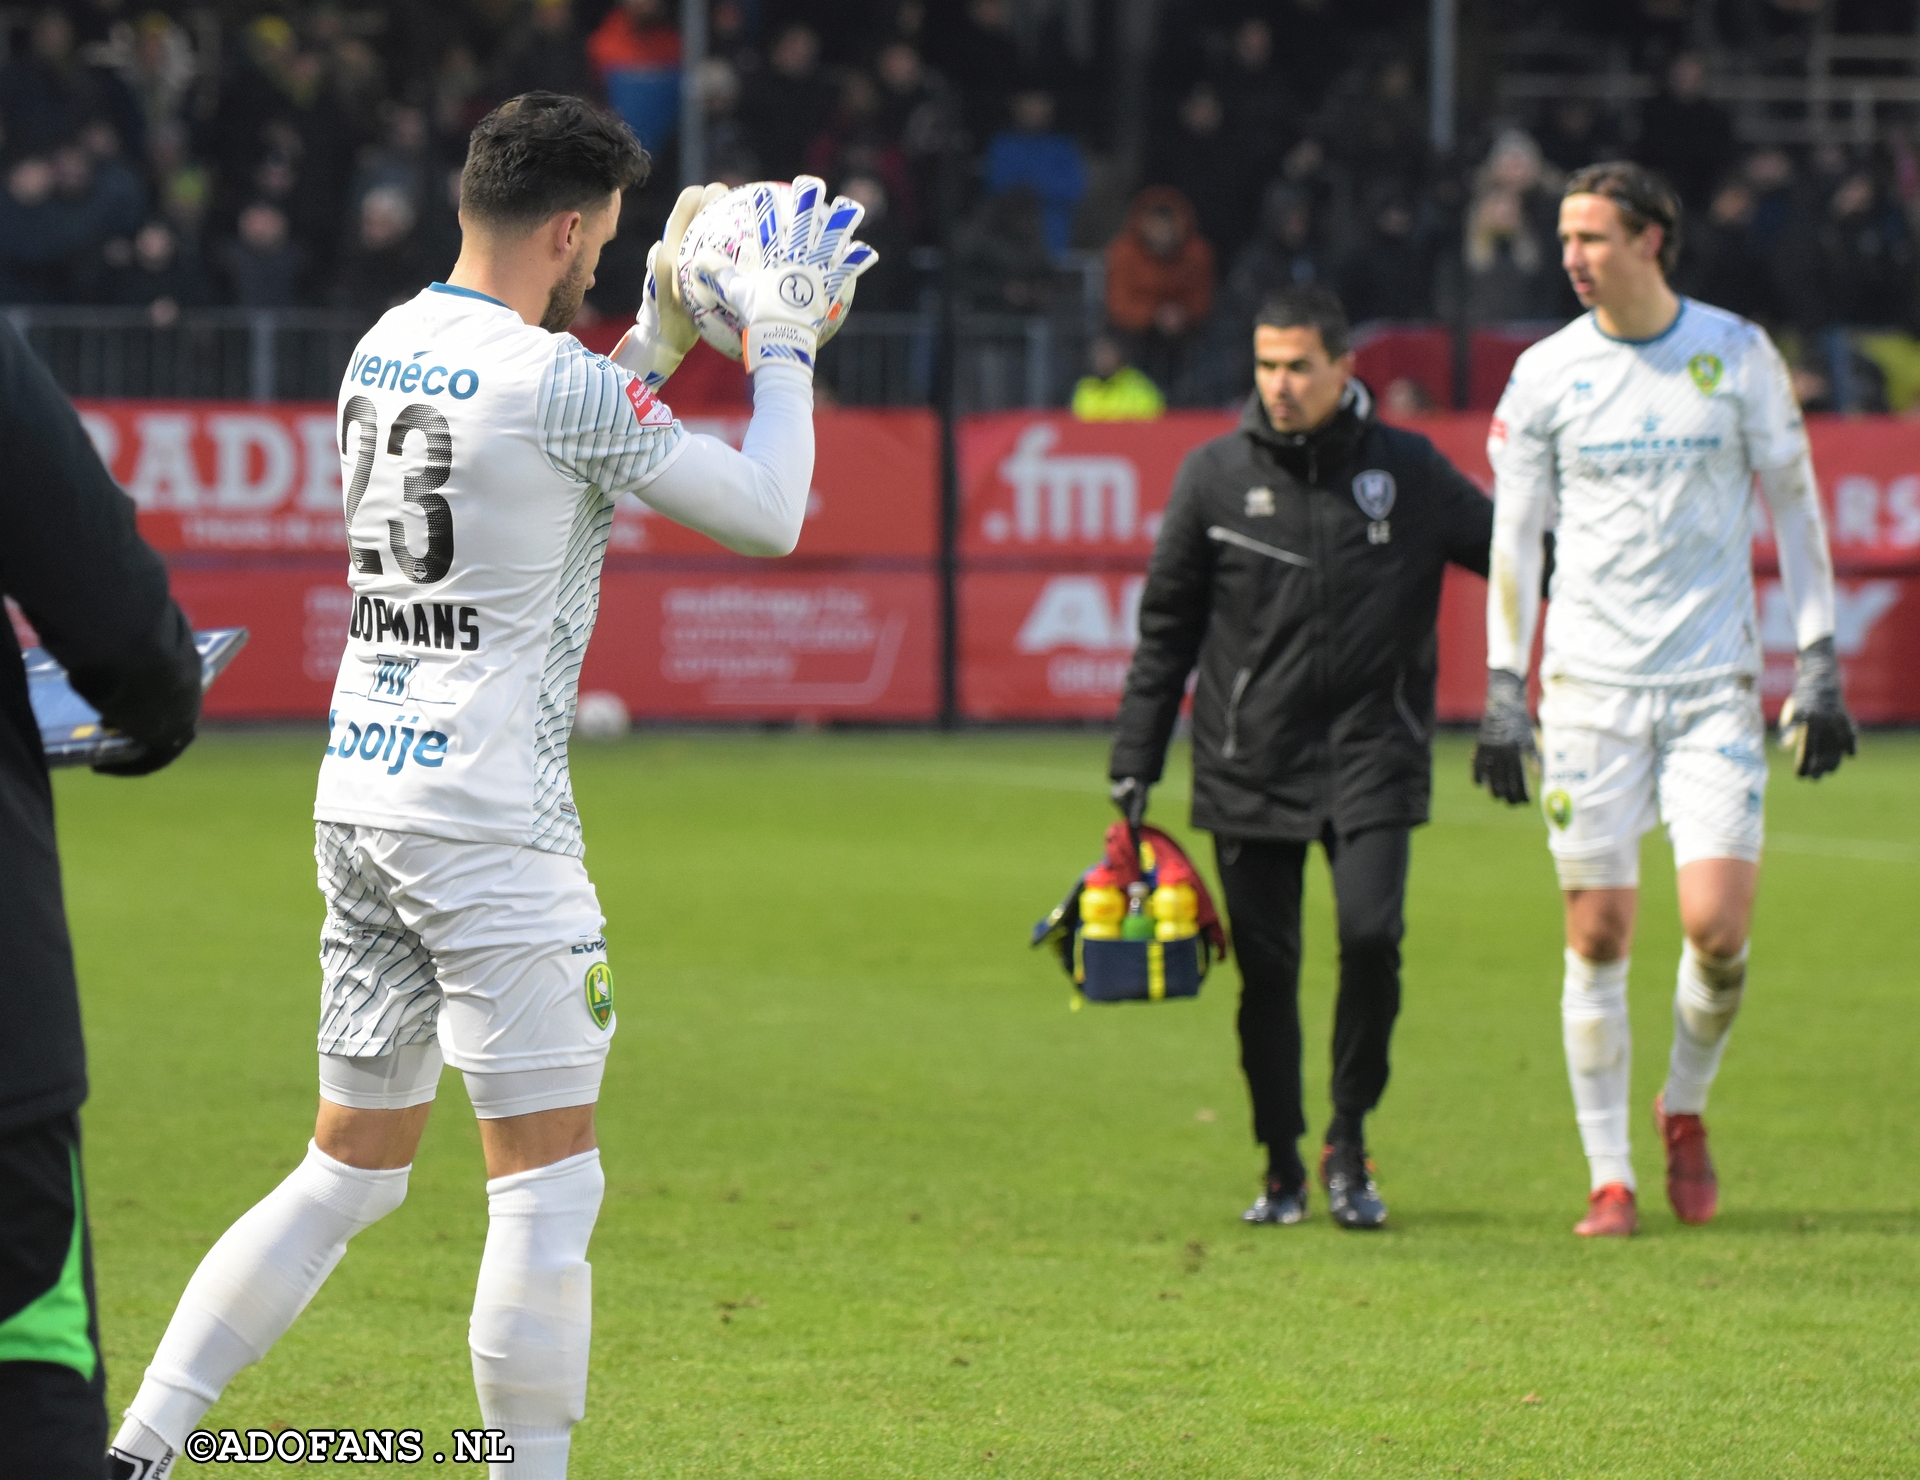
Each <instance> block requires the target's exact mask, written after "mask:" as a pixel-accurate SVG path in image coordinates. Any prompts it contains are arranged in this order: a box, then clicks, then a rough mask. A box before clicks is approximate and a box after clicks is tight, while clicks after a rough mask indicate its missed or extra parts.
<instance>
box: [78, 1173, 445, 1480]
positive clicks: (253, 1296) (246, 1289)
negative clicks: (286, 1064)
mask: <svg viewBox="0 0 1920 1480" xmlns="http://www.w3.org/2000/svg"><path fill="white" fill-rule="evenodd" d="M409 1170H410V1168H408V1167H396V1168H394V1169H393V1170H391V1171H367V1170H365V1169H363V1168H361V1167H350V1166H348V1165H347V1164H346V1163H345V1162H339V1161H335V1160H334V1159H333V1158H332V1157H331V1156H328V1155H327V1154H326V1152H324V1151H322V1150H321V1149H320V1148H319V1147H318V1146H316V1145H314V1144H313V1143H312V1142H308V1143H307V1155H306V1159H305V1160H304V1161H302V1162H301V1163H300V1165H299V1166H297V1167H295V1168H294V1169H293V1171H292V1172H290V1173H288V1175H287V1178H286V1180H285V1181H283V1182H282V1183H281V1184H280V1185H279V1186H278V1187H276V1188H274V1189H273V1191H272V1192H269V1193H268V1194H267V1195H266V1196H265V1197H264V1198H262V1199H261V1200H260V1201H259V1202H257V1203H255V1204H254V1205H253V1206H252V1207H251V1208H249V1209H248V1210H247V1211H246V1212H245V1213H243V1214H241V1216H240V1220H239V1221H238V1222H237V1223H235V1224H234V1225H233V1227H231V1228H229V1229H228V1230H227V1231H226V1232H225V1233H224V1234H222V1235H221V1237H220V1241H219V1242H218V1243H216V1244H215V1245H214V1246H213V1247H212V1249H210V1250H208V1252H207V1257H206V1258H204V1259H202V1260H201V1261H200V1267H199V1268H198V1269H196V1270H195V1271H194V1272H193V1278H192V1279H190V1280H188V1281H187V1288H186V1292H185V1293H184V1294H183V1295H181V1297H180V1304H179V1306H178V1308H177V1309H175V1311H174V1313H173V1319H172V1320H171V1321H170V1322H168V1323H167V1332H166V1335H164V1336H162V1337H161V1338H160V1349H159V1350H158V1351H156V1352H155V1353H154V1354H153V1362H152V1363H151V1365H149V1366H148V1368H147V1375H146V1378H145V1380H144V1381H142V1382H141V1384H140V1391H139V1392H138V1393H136V1394H135V1395H134V1399H133V1402H132V1403H130V1404H129V1405H128V1406H127V1417H126V1422H125V1423H123V1424H122V1425H121V1428H120V1432H119V1434H117V1435H116V1436H115V1437H114V1441H113V1445H114V1448H116V1449H119V1450H121V1451H123V1452H124V1453H126V1454H129V1455H136V1456H144V1457H146V1458H158V1456H154V1455H149V1454H146V1451H147V1450H148V1449H150V1448H151V1447H152V1441H153V1438H154V1437H155V1436H157V1437H158V1438H159V1439H161V1440H162V1441H164V1442H165V1444H166V1445H167V1446H168V1447H169V1448H171V1449H176V1450H177V1449H179V1448H180V1446H181V1445H182V1444H184V1443H185V1442H186V1438H187V1435H188V1434H190V1433H192V1432H193V1430H194V1428H195V1426H196V1425H198V1424H199V1422H200V1419H201V1418H202V1416H204V1415H205V1413H206V1411H207V1410H208V1409H209V1408H211V1407H212V1406H213V1405H214V1403H215V1401H216V1400H217V1399H218V1398H219V1396H220V1394H221V1392H222V1391H224V1390H225V1388H226V1386H227V1384H228V1383H229V1382H231V1381H233V1378H234V1375H235V1374H236V1373H238V1372H239V1371H240V1369H241V1368H242V1367H246V1366H249V1365H251V1364H252V1363H254V1362H257V1361H259V1360H260V1359H261V1358H262V1357H264V1356H265V1355H266V1354H267V1351H268V1349H269V1348H270V1347H271V1346H272V1345H273V1344H274V1342H276V1341H278V1340H279V1339H280V1338H281V1336H282V1335H284V1334H285V1332H286V1329H287V1327H289V1326H291V1325H292V1324H293V1322H294V1318H295V1317H296V1316H298V1315H299V1314H300V1312H301V1311H303V1310H305V1309H306V1307H307V1302H308V1301H309V1300H311V1299H313V1297H314V1295H315V1294H316V1293H317V1292H318V1291H319V1289H320V1286H321V1285H322V1284H323V1283H325V1281H326V1278H327V1276H328V1275H330V1274H332V1273H333V1269H334V1266H335V1265H337V1264H338V1263H339V1262H340V1260H341V1259H342V1257H344V1256H345V1254H346V1252H347V1240H348V1239H350V1238H352V1237H353V1236H354V1235H355V1234H356V1233H358V1232H360V1231H361V1230H362V1229H363V1228H370V1227H372V1225H374V1224H375V1223H377V1222H379V1221H380V1220H381V1219H382V1218H384V1217H386V1215H387V1214H388V1213H391V1212H392V1211H393V1210H394V1209H395V1208H397V1207H399V1206H400V1204H401V1203H402V1202H403V1201H404V1200H405V1198H406V1195H407V1173H408V1171H409Z"/></svg>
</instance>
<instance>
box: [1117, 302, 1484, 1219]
mask: <svg viewBox="0 0 1920 1480" xmlns="http://www.w3.org/2000/svg"><path fill="white" fill-rule="evenodd" d="M1253 337H1254V365H1255V368H1254V383H1255V386H1256V389H1255V392H1254V394H1253V395H1252V396H1251V397H1250V398H1249V399H1248V401H1247V406H1246V410H1245V412H1244V413H1243V415H1242V417H1241V422H1240V427H1239V430H1238V431H1235V432H1233V433H1231V434H1230V435H1228V436H1225V437H1219V438H1216V439H1214V440H1213V441H1211V442H1207V443H1204V444H1202V445H1201V446H1200V447H1198V448H1196V449H1195V450H1194V451H1193V452H1192V453H1190V454H1188V456H1187V459H1186V461H1185V462H1184V463H1182V464H1181V467H1180V472H1179V475H1178V477H1177V478H1176V479H1175V480H1174V486H1173V494H1172V497H1171V498H1170V500H1169V501H1168V504H1167V509H1166V514H1165V516H1164V518H1163V521H1162V523H1161V526H1160V533H1159V537H1158V539H1157V540H1156V541H1155V543H1154V550H1153V561H1152V564H1151V565H1150V566H1149V568H1148V573H1147V584H1146V590H1145V592H1144V594H1143V595H1142V597H1141V602H1140V642H1139V646H1138V647H1137V648H1136V649H1135V651H1134V656H1133V666H1132V668H1131V670H1130V671H1129V672H1128V674H1127V687H1126V693H1125V696H1124V697H1123V698H1122V700H1121V703H1120V715H1119V720H1118V725H1117V733H1116V735H1115V737H1114V743H1113V752H1112V756H1111V758H1110V761H1109V767H1108V773H1109V775H1110V776H1111V777H1112V779H1113V782H1114V789H1113V795H1114V801H1115V803H1116V804H1117V805H1118V806H1119V807H1120V808H1121V810H1122V811H1123V812H1124V813H1125V814H1126V815H1127V817H1128V819H1129V820H1130V821H1135V822H1137V821H1138V820H1139V819H1140V818H1141V817H1142V816H1143V815H1144V814H1145V810H1146V798H1147V792H1148V788H1149V787H1151V786H1152V785H1153V783H1154V782H1156V781H1157V780H1159V778H1160V774H1161V767H1162V765H1163V763H1164V760H1165V756H1166V748H1167V741H1168V738H1169V737H1170V736H1171V735H1172V733H1173V725H1174V720H1175V719H1176V718H1177V716H1178V715H1179V712H1180V704H1181V700H1182V699H1183V697H1184V696H1185V694H1186V689H1187V679H1188V676H1189V675H1190V674H1194V673H1196V672H1197V674H1198V681H1197V684H1196V686H1195V688H1194V691H1193V825H1194V826H1195V827H1197V828H1202V829H1205V830H1206V831H1208V832H1211V833H1213V834H1214V851H1215V858H1216V860H1217V862H1218V864H1219V870H1220V880H1221V883H1222V885H1223V886H1224V888H1225V892H1226V900H1227V914H1228V917H1229V918H1230V920H1231V922H1232V928H1233V937H1234V942H1235V947H1236V951H1235V954H1236V955H1237V956H1238V958H1239V963H1240V976H1241V982H1242V992H1241V998H1240V1016H1239V1027H1240V1054H1241V1064H1242V1067H1243V1068H1244V1069H1245V1071H1246V1076H1247V1086H1248V1089H1249V1090H1250V1091H1251V1092H1252V1098H1253V1131H1254V1137H1255V1139H1256V1140H1258V1141H1259V1142H1260V1143H1261V1144H1263V1145H1264V1146H1265V1147H1266V1148H1267V1158H1268V1161H1267V1176H1266V1188H1265V1191H1264V1192H1263V1194H1262V1195H1261V1197H1260V1199H1259V1200H1258V1201H1257V1202H1255V1203H1254V1205H1253V1206H1252V1207H1251V1208H1249V1209H1248V1210H1247V1212H1246V1214H1245V1215H1244V1216H1245V1217H1246V1219H1247V1220H1248V1221H1249V1222H1254V1223H1297V1222H1298V1221H1299V1220H1300V1219H1301V1218H1302V1217H1304V1216H1305V1214H1306V1211H1307V1188H1306V1182H1307V1174H1306V1168H1305V1166H1304V1165H1303V1163H1302V1162H1301V1159H1300V1152H1299V1148H1298V1146H1297V1144H1296V1143H1297V1141H1298V1139H1299V1137H1300V1136H1301V1135H1302V1134H1304V1133H1305V1130H1306V1116H1305V1113H1304V1110H1303V1107H1302V1104H1301V1091H1300V1015H1299V1002H1298V999H1299V986H1300V888H1301V874H1302V870H1303V869H1304V867H1305V864H1306V857H1307V850H1308V848H1309V846H1310V845H1311V844H1313V843H1315V842H1318V843H1319V844H1320V845H1321V847H1322V848H1323V849H1324V850H1325V852H1326V854H1327V860H1328V862H1329V863H1330V864H1331V865H1332V868H1333V882H1334V893H1335V895H1336V897H1337V900H1338V906H1339V931H1340V996H1339V1003H1338V1006H1337V1008H1336V1014H1335V1020H1334V1035H1333V1085H1332V1091H1333V1108H1334V1115H1333V1120H1332V1123H1331V1124H1330V1125H1329V1126H1328V1128H1327V1136H1326V1149H1325V1150H1324V1151H1323V1152H1322V1155H1321V1159H1320V1175H1321V1181H1322V1183H1323V1185H1324V1186H1325V1187H1326V1189H1327V1193H1328V1204H1329V1210H1330V1211H1331V1212H1332V1214H1333V1216H1334V1218H1335V1220H1336V1221H1337V1222H1339V1223H1340V1224H1341V1225H1342V1226H1343V1227H1348V1228H1377V1227H1379V1226H1380V1225H1381V1224H1382V1223H1383V1222H1384V1221H1385V1219H1386V1207H1385V1205H1384V1204H1383V1203H1382V1202H1381V1200H1380V1196H1379V1193H1378V1190H1377V1189H1376V1188H1375V1186H1374V1184H1373V1179H1372V1176H1371V1171H1370V1167H1369V1165H1368V1162H1367V1159H1366V1145H1365V1137H1364V1134H1363V1121H1364V1117H1365V1116H1366V1115H1367V1113H1368V1112H1369V1111H1371V1110H1372V1109H1373V1108H1374V1106H1375V1105H1376V1104H1377V1103H1378V1101H1379V1099H1380V1095H1381V1092H1382V1090H1383V1089H1384V1088H1385V1087H1386V1082H1387V1045H1388V1039H1389V1036H1390V1034H1391V1032H1392V1029H1393V1021H1394V1018H1395V1016H1396V1015H1397V1013H1398V1012H1399V1007H1400V937H1401V932H1402V918H1401V907H1402V901H1403V898H1404V896H1405V891H1406V879H1407V852H1408V834H1409V831H1410V830H1411V829H1412V828H1414V827H1417V826H1419V825H1420V824H1422V823H1424V822H1425V821H1426V820H1427V810H1428V798H1429V795H1430V792H1431V789H1432V767H1433V757H1432V750H1431V739H1432V734H1433V714H1434V709H1433V705H1434V684H1435V679H1436V671H1437V663H1438V657H1437V655H1438V649H1439V643H1438V638H1437V635H1436V633H1435V624H1436V621H1437V620H1438V616H1439V609H1440V584H1441V577H1442V576H1443V574H1444V573H1445V570H1446V566H1447V565H1448V563H1449V562H1451V563H1452V564H1455V565H1459V566H1463V567H1464V568H1466V569H1468V570H1471V571H1474V572H1475V573H1477V574H1479V575H1483V576H1484V575H1485V574H1486V572H1487V554H1488V548H1489V545H1490V542H1491V539H1492V533H1493V505H1492V503H1491V502H1490V501H1489V500H1487V499H1486V498H1485V497H1483V496H1482V495H1481V493H1480V491H1479V489H1477V488H1476V487H1474V485H1473V484H1472V483H1470V482H1468V481H1467V479H1466V478H1465V477H1463V476H1462V475H1461V474H1460V473H1459V472H1457V471H1456V470H1455V469H1454V468H1453V467H1452V465H1451V464H1449V463H1448V462H1447V460H1446V459H1445V458H1444V457H1442V456H1441V455H1440V454H1439V453H1438V452H1437V451H1436V450H1435V449H1434V446H1433V444H1432V443H1431V442H1429V441H1428V440H1427V439H1426V438H1425V437H1422V436H1420V435H1418V434H1417V433H1414V432H1409V431H1405V430H1401V429H1399V428H1395V427H1389V426H1386V425H1384V424H1383V423H1381V422H1379V421H1377V420H1376V419H1375V417H1374V414H1373V402H1372V397H1371V396H1370V395H1369V394H1368V392H1367V390H1366V387H1365V386H1363V385H1362V384H1361V383H1360V382H1359V381H1357V380H1355V379H1353V378H1352V373H1353V355H1352V352H1351V350H1350V348H1349V345H1348V327H1347V318H1346V313H1345V310H1344V309H1343V308H1342V307H1341V304H1340V300H1339V299H1338V298H1337V297H1335V296H1334V295H1333V293H1332V292H1330V291H1329V290H1327V289H1325V288H1322V287H1299V288H1291V289H1286V290H1283V291H1281V292H1279V293H1277V294H1275V295H1274V296H1273V297H1272V298H1270V299H1269V300H1268V301H1267V303H1266V304H1265V305H1264V306H1263V307H1262V309H1261V311H1260V313H1259V316H1258V318H1257V320H1256V325H1255V328H1254V335H1253Z"/></svg>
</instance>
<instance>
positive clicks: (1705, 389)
mask: <svg viewBox="0 0 1920 1480" xmlns="http://www.w3.org/2000/svg"><path fill="white" fill-rule="evenodd" d="M1725 369H1726V366H1724V365H1723V364H1721V363H1720V356H1718V355H1695V356H1694V357H1693V358H1692V359H1691V360H1688V361H1687V374H1689V375H1691V376H1692V377H1693V383H1694V384H1695V385H1697V386H1699V387H1700V394H1701V395H1703V396H1710V395H1712V394H1713V388H1714V387H1715V386H1717V385H1718V384H1720V375H1721V372H1722V371H1723V370H1725Z"/></svg>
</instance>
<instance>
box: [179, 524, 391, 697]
mask: <svg viewBox="0 0 1920 1480" xmlns="http://www.w3.org/2000/svg"><path fill="white" fill-rule="evenodd" d="M171 581H172V585H173V595H174V599H175V600H176V601H178V602H179V603H180V606H181V609H182V610H183V611H185V612H186V614H187V619H188V620H189V621H191V622H192V623H193V625H194V626H195V627H198V628H207V627H245V628H246V629H247V630H248V632H249V634H250V636H249V637H248V639H247V645H246V646H245V647H244V648H242V649H241V650H240V655H239V656H238V657H237V658H235V659H234V660H233V664H232V666H231V667H229V668H228V669H227V671H226V672H225V673H224V674H222V675H221V678H220V681H219V682H218V683H217V684H215V685H214V686H213V687H212V688H211V689H209V690H208V691H207V702H206V712H207V714H208V716H209V717H211V718H214V719H325V718H326V714H327V699H328V697H329V696H330V695H331V694H332V693H333V678H334V674H335V673H337V672H338V671H339V668H340V654H341V653H342V652H344V651H345V649H346V646H347V624H348V621H349V619H350V618H351V616H352V606H353V598H352V597H351V596H350V595H349V594H348V592H347V572H346V566H345V563H344V562H341V563H339V564H335V563H334V562H332V561H298V562H292V563H285V564H279V565H266V564H255V565H248V566H237V567H236V566H231V565H223V566H213V567H188V568H185V569H181V568H176V569H175V570H174V571H173V574H172V576H171Z"/></svg>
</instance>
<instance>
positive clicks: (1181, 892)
mask: <svg viewBox="0 0 1920 1480" xmlns="http://www.w3.org/2000/svg"><path fill="white" fill-rule="evenodd" d="M1153 916H1154V927H1153V933H1154V935H1155V936H1156V937H1157V938H1158V939H1160V940H1187V939H1189V938H1190V937H1192V936H1195V935H1198V934H1199V933H1200V899H1199V896H1198V895H1196V894H1195V893H1194V892H1193V886H1192V885H1191V884H1162V885H1161V886H1160V887H1159V888H1158V889H1156V890H1154V891H1153Z"/></svg>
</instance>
